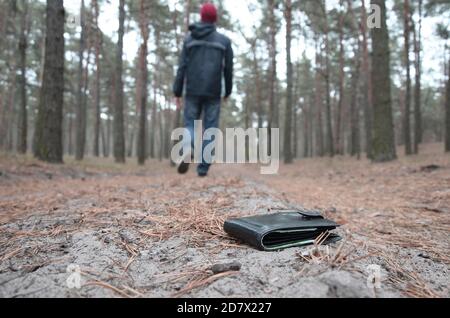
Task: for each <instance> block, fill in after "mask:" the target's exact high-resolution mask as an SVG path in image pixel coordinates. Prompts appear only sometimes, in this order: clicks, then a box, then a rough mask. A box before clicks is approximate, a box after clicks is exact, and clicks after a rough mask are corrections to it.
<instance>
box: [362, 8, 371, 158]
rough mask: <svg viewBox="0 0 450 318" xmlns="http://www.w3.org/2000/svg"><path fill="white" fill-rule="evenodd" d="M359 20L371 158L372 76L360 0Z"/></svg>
mask: <svg viewBox="0 0 450 318" xmlns="http://www.w3.org/2000/svg"><path fill="white" fill-rule="evenodd" d="M361 19H362V21H363V22H362V23H360V30H361V34H362V54H363V59H362V71H363V74H364V81H363V87H364V91H363V96H364V105H363V108H364V127H365V134H366V138H365V141H366V154H367V158H369V159H371V158H372V136H373V95H372V76H371V69H370V57H369V45H368V39H367V37H368V36H367V23H366V21H367V11H366V2H365V0H361Z"/></svg>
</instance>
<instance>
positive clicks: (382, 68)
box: [371, 0, 397, 162]
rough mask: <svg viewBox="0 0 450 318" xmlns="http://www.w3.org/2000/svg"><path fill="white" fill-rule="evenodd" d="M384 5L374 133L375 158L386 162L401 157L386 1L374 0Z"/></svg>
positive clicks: (376, 41) (376, 35)
mask: <svg viewBox="0 0 450 318" xmlns="http://www.w3.org/2000/svg"><path fill="white" fill-rule="evenodd" d="M371 3H372V4H374V5H378V6H379V7H380V8H381V28H373V29H372V31H371V33H372V45H373V65H376V66H377V67H373V68H372V83H373V104H374V135H373V146H372V149H373V159H372V160H373V161H374V162H385V161H391V160H395V159H396V158H397V155H396V149H395V135H394V122H393V116H392V101H391V69H390V51H389V31H388V27H387V23H386V4H385V0H371Z"/></svg>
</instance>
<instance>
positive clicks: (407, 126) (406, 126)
mask: <svg viewBox="0 0 450 318" xmlns="http://www.w3.org/2000/svg"><path fill="white" fill-rule="evenodd" d="M403 15H404V17H403V18H404V32H403V36H404V40H405V67H406V93H405V94H406V95H405V116H404V118H403V120H404V122H403V133H404V138H405V154H406V155H411V154H412V145H411V62H410V59H409V51H410V49H409V46H410V43H409V42H410V27H409V20H410V19H409V0H404V12H403Z"/></svg>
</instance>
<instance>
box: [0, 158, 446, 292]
mask: <svg viewBox="0 0 450 318" xmlns="http://www.w3.org/2000/svg"><path fill="white" fill-rule="evenodd" d="M405 160H406V159H405ZM405 160H403V159H402V160H400V161H399V162H397V163H392V164H387V165H379V166H377V165H375V166H374V165H369V164H368V163H366V162H364V161H362V162H360V163H358V162H356V161H354V162H353V161H352V162H351V163H348V159H347V160H346V161H344V160H343V161H342V162H341V161H340V159H339V158H338V159H334V160H333V161H330V160H328V159H322V160H311V161H309V160H306V161H301V162H300V163H298V164H296V165H294V166H291V167H282V170H281V171H280V174H279V175H278V176H272V177H263V176H260V175H259V174H258V171H259V170H258V169H257V168H258V167H248V166H246V167H242V166H216V167H214V169H213V171H212V173H211V176H210V177H209V178H206V179H199V178H197V177H196V176H195V175H194V173H193V172H191V173H190V174H188V175H187V176H178V175H176V173H175V171H174V170H173V169H170V168H169V167H167V165H166V164H160V163H150V164H149V165H148V167H146V168H137V167H127V168H117V167H116V166H115V165H106V164H105V163H103V164H102V168H99V166H98V165H97V164H93V165H90V164H85V165H84V166H79V165H76V164H71V163H69V164H68V165H66V166H56V167H55V166H47V165H44V164H41V163H36V162H34V161H29V160H25V159H23V158H19V159H17V158H12V159H11V158H4V159H2V160H0V215H1V216H0V296H1V297H110V296H113V297H167V296H188V297H191V296H193V297H375V296H377V297H380V296H381V297H383V296H384V297H390V296H428V297H434V296H449V290H448V277H449V259H448V257H449V251H450V248H449V242H448V233H449V232H450V230H449V229H450V217H449V213H450V211H448V208H449V207H450V204H449V202H450V192H449V190H448V189H450V162H449V159H448V157H445V156H436V155H435V156H426V157H420V158H418V159H416V160H415V161H414V162H412V161H408V160H407V161H405ZM431 164H436V165H438V168H437V169H433V167H428V168H429V169H422V168H423V167H426V166H430V165H431ZM150 168H151V169H150ZM297 204H302V205H304V206H305V207H307V208H318V209H320V210H322V211H323V213H324V214H325V215H326V216H327V217H329V218H332V219H334V220H336V221H338V222H339V223H341V224H343V226H342V227H341V228H340V229H339V230H338V232H339V233H340V234H341V235H342V236H343V237H344V241H343V242H342V243H339V244H336V245H333V246H330V247H329V248H323V249H319V250H316V251H312V250H311V248H294V249H289V250H286V251H282V252H278V253H265V252H259V251H256V250H254V249H252V248H250V247H247V246H245V245H241V244H239V243H238V242H235V241H234V240H232V239H230V238H229V237H227V236H226V234H225V233H223V231H222V225H223V222H224V220H225V219H227V218H229V217H231V216H240V215H251V214H258V213H267V212H269V211H276V210H279V209H283V208H288V207H289V206H291V205H297ZM233 261H237V262H239V263H240V264H241V266H242V268H241V270H240V271H239V272H227V273H223V274H219V275H214V274H213V273H212V272H211V271H210V270H209V269H210V267H211V265H214V264H226V263H230V262H233ZM70 265H72V269H75V270H78V269H79V270H80V271H81V281H80V283H81V288H80V289H76V288H74V289H69V288H68V285H67V279H68V278H69V277H72V278H73V277H74V276H71V273H68V271H67V270H68V267H69V266H70ZM370 265H379V266H380V269H381V279H382V282H381V288H380V289H371V288H368V287H367V278H368V276H369V268H368V266H370Z"/></svg>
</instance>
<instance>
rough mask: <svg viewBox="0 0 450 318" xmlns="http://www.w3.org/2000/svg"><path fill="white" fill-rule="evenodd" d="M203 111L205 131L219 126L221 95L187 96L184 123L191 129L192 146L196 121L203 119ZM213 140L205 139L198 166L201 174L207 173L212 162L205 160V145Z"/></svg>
mask: <svg viewBox="0 0 450 318" xmlns="http://www.w3.org/2000/svg"><path fill="white" fill-rule="evenodd" d="M202 113H203V129H204V131H206V130H208V129H210V128H219V119H220V97H217V98H211V97H199V96H186V98H185V105H184V124H185V127H186V128H187V129H188V130H189V132H190V134H191V138H192V140H191V141H192V145H191V146H192V148H193V147H194V141H195V138H196V136H195V130H194V123H195V121H196V120H201V119H202V118H201V117H202ZM210 142H211V141H203V148H202V163H201V164H200V165H199V166H198V168H197V172H198V173H199V174H207V173H208V171H209V168H210V167H211V164H208V163H206V162H205V158H203V153H204V150H205V147H206V146H207V145H208V144H209V143H210Z"/></svg>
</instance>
